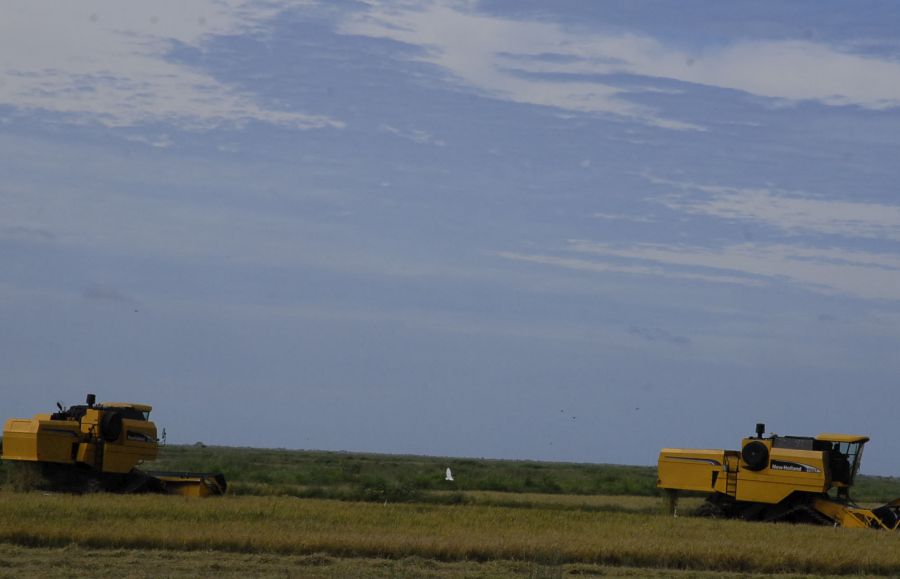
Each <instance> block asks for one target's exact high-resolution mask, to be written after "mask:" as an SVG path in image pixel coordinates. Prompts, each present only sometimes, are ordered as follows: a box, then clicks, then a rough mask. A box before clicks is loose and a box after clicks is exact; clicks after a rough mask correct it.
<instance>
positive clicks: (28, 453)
mask: <svg viewBox="0 0 900 579" xmlns="http://www.w3.org/2000/svg"><path fill="white" fill-rule="evenodd" d="M38 416H39V417H40V418H43V417H46V419H45V420H42V419H40V418H38V417H35V418H31V419H28V418H11V419H9V420H7V421H6V424H5V426H4V427H3V460H25V461H34V462H55V463H63V464H71V463H74V462H75V451H76V449H77V445H78V441H79V434H78V423H77V422H70V421H62V420H50V419H49V418H50V416H49V415H38Z"/></svg>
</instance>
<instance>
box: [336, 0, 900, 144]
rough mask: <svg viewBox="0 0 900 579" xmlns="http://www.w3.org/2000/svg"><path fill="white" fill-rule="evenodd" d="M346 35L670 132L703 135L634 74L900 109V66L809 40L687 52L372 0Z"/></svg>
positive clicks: (617, 36) (439, 6)
mask: <svg viewBox="0 0 900 579" xmlns="http://www.w3.org/2000/svg"><path fill="white" fill-rule="evenodd" d="M368 4H369V9H368V10H367V11H365V12H363V13H359V14H355V15H353V16H352V17H350V18H348V19H347V20H346V21H345V22H344V23H343V24H342V26H341V27H340V31H341V32H343V33H344V34H355V35H363V36H371V37H376V38H390V39H393V40H397V41H400V42H404V43H407V44H410V45H414V46H418V47H421V48H422V52H421V55H420V56H419V57H418V58H420V59H421V60H424V61H426V62H430V63H433V64H436V65H438V66H440V67H442V68H444V69H445V70H446V71H447V72H448V73H449V75H450V76H451V78H453V79H455V80H456V81H457V82H459V83H461V84H463V85H465V86H467V87H470V88H474V89H476V90H479V91H481V92H483V93H485V94H487V95H490V96H492V97H495V98H499V99H505V100H510V101H513V102H520V103H528V104H536V105H546V106H552V107H558V108H561V109H566V110H571V111H579V112H585V113H605V114H612V115H617V116H621V117H626V118H631V119H637V120H641V121H643V122H646V123H649V124H653V125H657V126H661V127H666V128H672V129H699V128H701V127H698V126H696V125H694V124H691V123H687V122H683V121H680V120H677V119H671V118H667V117H666V116H665V115H663V114H662V113H660V112H659V111H657V110H655V109H653V108H651V107H648V106H644V105H638V104H636V103H633V102H631V101H629V100H628V98H627V97H628V94H629V93H640V92H648V91H654V92H658V91H659V88H658V87H653V86H652V85H651V83H643V86H642V85H641V84H632V85H629V86H621V85H619V84H615V83H614V82H613V81H612V80H607V79H603V78H602V77H603V76H604V75H614V74H629V75H641V76H647V77H656V78H663V79H672V80H677V81H683V82H689V83H696V84H702V85H708V86H714V87H721V88H727V89H735V90H740V91H744V92H747V93H750V94H753V95H758V96H763V97H771V98H777V99H786V100H788V101H803V100H814V101H818V102H821V103H824V104H828V105H856V106H860V107H865V108H868V109H885V108H891V107H897V106H900V63H898V62H896V61H891V60H886V59H880V58H877V57H874V56H867V55H861V54H855V53H852V52H849V51H844V50H842V49H841V47H834V46H828V45H824V44H816V43H812V42H808V41H803V40H785V41H754V40H741V41H735V42H733V43H731V44H726V45H724V46H716V47H707V48H698V49H690V50H689V49H686V48H683V47H679V46H677V45H672V44H670V43H666V42H663V41H661V40H658V39H655V38H653V37H651V36H648V35H646V34H641V33H636V32H630V31H623V32H620V33H609V32H595V33H594V32H584V31H581V30H579V31H576V30H572V29H567V28H565V27H563V26H561V25H559V24H556V23H553V22H549V21H543V20H542V21H527V20H517V19H513V18H501V17H497V16H488V15H485V14H482V13H479V12H478V11H477V10H476V9H472V8H471V7H472V6H473V4H472V3H469V4H465V3H458V2H433V3H427V4H424V5H423V4H420V3H398V2H380V1H374V0H373V1H371V2H369V3H368Z"/></svg>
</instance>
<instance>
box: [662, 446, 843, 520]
mask: <svg viewBox="0 0 900 579" xmlns="http://www.w3.org/2000/svg"><path fill="white" fill-rule="evenodd" d="M757 440H758V441H759V442H762V443H764V444H765V445H766V447H767V449H768V453H769V457H768V461H767V463H766V466H765V467H764V468H762V469H761V470H758V471H754V470H750V469H749V468H748V466H747V465H746V464H745V463H744V462H743V461H742V460H741V459H740V453H739V452H737V451H726V450H696V449H684V448H664V449H662V450H661V451H660V453H659V466H658V479H657V486H658V487H659V488H664V489H673V490H686V491H699V492H708V493H723V494H727V495H730V496H733V497H734V498H735V499H737V500H739V501H747V502H757V503H767V504H777V503H780V502H781V501H782V500H784V499H786V498H787V497H788V496H790V495H791V494H792V493H794V492H796V491H800V492H808V493H815V494H819V493H824V492H826V491H827V490H828V488H830V481H829V480H828V476H827V475H828V473H827V469H826V466H825V463H824V460H825V459H824V454H823V453H822V451H812V450H795V449H786V448H772V447H771V446H772V445H771V443H770V441H768V440H765V439H755V438H748V439H744V444H746V443H747V442H752V441H757Z"/></svg>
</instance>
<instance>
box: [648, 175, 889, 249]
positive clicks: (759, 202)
mask: <svg viewBox="0 0 900 579" xmlns="http://www.w3.org/2000/svg"><path fill="white" fill-rule="evenodd" d="M651 181H653V182H655V183H657V184H664V185H674V186H675V187H677V188H679V189H681V190H682V191H683V193H676V194H672V195H669V196H666V197H665V198H664V199H663V200H662V202H663V204H664V205H666V206H667V207H669V208H670V209H673V210H675V211H679V212H684V213H690V214H693V215H707V216H710V217H716V218H720V219H731V220H739V221H749V222H757V223H763V224H766V225H768V226H771V227H774V228H777V229H780V230H782V231H784V232H787V233H796V234H799V233H816V234H823V235H840V236H845V237H858V238H867V239H890V240H895V241H896V240H900V207H898V206H896V205H886V204H883V203H863V202H858V201H840V200H834V199H821V198H814V197H811V196H809V195H808V194H803V193H801V192H789V191H783V190H777V189H776V190H773V189H756V188H741V187H724V186H717V185H697V184H693V183H678V182H674V181H666V180H662V179H651ZM697 193H699V194H700V195H701V196H702V198H698V197H699V196H698V195H696V194H697Z"/></svg>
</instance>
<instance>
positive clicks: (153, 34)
mask: <svg viewBox="0 0 900 579" xmlns="http://www.w3.org/2000/svg"><path fill="white" fill-rule="evenodd" d="M279 4H285V3H284V2H282V3H279ZM277 11H278V10H277V5H276V4H274V3H270V2H265V3H252V2H246V1H244V0H225V1H217V0H202V1H199V2H190V3H187V4H185V3H182V2H176V1H174V0H161V1H158V2H148V3H143V2H117V1H115V0H88V1H85V2H62V3H59V2H51V1H49V0H35V1H28V2H13V3H12V4H11V5H7V6H6V7H5V8H4V10H3V18H0V54H5V55H13V54H14V55H15V58H14V59H13V58H10V59H5V60H0V104H3V105H10V106H13V107H17V108H19V109H26V110H27V109H32V110H33V109H39V110H45V111H52V112H55V113H62V114H65V115H68V118H69V120H71V121H74V122H97V123H101V124H103V125H106V126H110V127H122V126H133V125H140V124H144V123H149V122H160V121H161V122H177V123H178V125H179V127H180V128H184V129H207V128H210V127H214V126H219V125H240V124H242V123H245V122H248V121H262V122H267V123H272V124H277V125H283V126H288V127H294V128H298V129H310V128H320V127H341V126H343V125H342V123H341V122H340V121H337V120H335V119H331V118H329V117H326V116H322V115H314V114H306V113H304V112H297V111H285V110H273V109H270V108H266V107H264V106H261V105H259V104H258V103H257V102H256V100H255V99H254V95H252V94H247V93H246V92H242V91H239V90H238V89H236V88H235V87H232V86H229V85H227V84H224V83H223V82H221V81H219V80H217V79H215V78H213V77H212V76H210V75H208V74H206V73H204V72H203V71H201V70H197V69H192V68H189V67H188V66H185V65H183V64H177V63H175V62H172V61H171V60H169V59H167V55H168V54H169V52H170V51H171V49H172V47H173V46H174V45H175V44H176V43H177V44H181V45H184V46H190V47H193V48H198V49H203V45H204V41H205V40H206V39H208V38H209V37H210V36H212V35H218V34H237V33H250V32H251V31H253V30H255V29H256V28H258V27H259V26H260V25H261V23H262V22H265V21H266V19H268V18H271V17H272V16H273V15H274V14H276V13H277Z"/></svg>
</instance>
